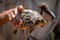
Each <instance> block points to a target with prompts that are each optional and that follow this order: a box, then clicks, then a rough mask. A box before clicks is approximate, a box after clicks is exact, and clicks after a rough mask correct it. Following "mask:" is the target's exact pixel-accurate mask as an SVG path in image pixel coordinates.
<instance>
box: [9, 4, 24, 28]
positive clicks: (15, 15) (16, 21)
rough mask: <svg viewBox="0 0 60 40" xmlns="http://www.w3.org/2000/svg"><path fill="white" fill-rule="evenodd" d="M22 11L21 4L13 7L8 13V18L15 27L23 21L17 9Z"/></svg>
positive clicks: (19, 25)
mask: <svg viewBox="0 0 60 40" xmlns="http://www.w3.org/2000/svg"><path fill="white" fill-rule="evenodd" d="M17 10H18V11H19V12H22V11H23V6H21V5H20V6H18V7H17V8H15V9H13V10H12V11H10V13H9V14H8V16H9V19H10V20H11V22H12V23H13V24H14V26H16V27H17V28H19V27H21V25H22V23H23V21H22V19H21V18H20V17H19V15H18V11H17Z"/></svg>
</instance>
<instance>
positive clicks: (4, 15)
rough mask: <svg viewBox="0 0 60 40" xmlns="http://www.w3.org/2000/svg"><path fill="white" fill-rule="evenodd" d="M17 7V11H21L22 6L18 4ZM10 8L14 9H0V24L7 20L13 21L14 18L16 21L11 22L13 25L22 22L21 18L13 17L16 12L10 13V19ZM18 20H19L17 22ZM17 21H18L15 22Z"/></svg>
mask: <svg viewBox="0 0 60 40" xmlns="http://www.w3.org/2000/svg"><path fill="white" fill-rule="evenodd" d="M17 9H18V11H19V12H22V11H23V6H22V5H20V6H18V7H17ZM12 10H14V11H16V10H15V9H10V10H6V11H2V12H0V26H2V25H3V24H5V23H7V22H9V21H12V22H13V21H14V20H16V22H13V24H14V25H17V26H19V25H21V24H22V20H21V19H15V17H16V15H17V14H13V13H12V14H13V15H12V17H11V20H10V19H9V17H8V16H9V15H8V14H9V12H11V11H12ZM18 21H19V22H18ZM17 22H18V23H17Z"/></svg>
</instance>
